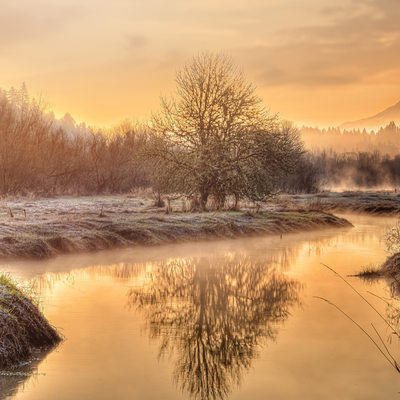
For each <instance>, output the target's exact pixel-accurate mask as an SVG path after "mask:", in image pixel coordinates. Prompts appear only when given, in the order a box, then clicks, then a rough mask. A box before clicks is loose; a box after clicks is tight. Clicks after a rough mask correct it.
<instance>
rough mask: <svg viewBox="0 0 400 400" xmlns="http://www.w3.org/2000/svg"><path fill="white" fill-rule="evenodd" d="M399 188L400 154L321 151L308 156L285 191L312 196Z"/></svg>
mask: <svg viewBox="0 0 400 400" xmlns="http://www.w3.org/2000/svg"><path fill="white" fill-rule="evenodd" d="M397 187H400V154H398V155H395V156H389V155H387V154H386V155H385V154H382V153H380V152H378V151H375V152H361V151H360V152H347V153H339V152H336V151H332V150H331V151H329V152H327V151H322V152H312V153H307V154H306V156H305V157H304V158H303V159H302V161H301V165H299V167H298V169H297V172H296V173H295V174H293V175H292V176H291V177H290V179H289V180H288V182H287V184H286V185H285V186H284V189H285V190H286V191H287V192H292V193H313V192H317V191H319V190H322V189H332V190H355V189H395V188H397Z"/></svg>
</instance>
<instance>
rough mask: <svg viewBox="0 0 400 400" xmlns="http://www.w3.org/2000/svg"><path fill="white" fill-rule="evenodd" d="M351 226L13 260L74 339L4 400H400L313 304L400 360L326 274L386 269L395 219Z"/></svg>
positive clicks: (366, 345)
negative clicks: (373, 267) (386, 239)
mask: <svg viewBox="0 0 400 400" xmlns="http://www.w3.org/2000/svg"><path fill="white" fill-rule="evenodd" d="M344 217H346V218H348V219H349V220H350V221H351V222H352V223H353V224H354V228H351V229H349V228H340V229H326V230H321V231H316V232H306V233H301V234H288V235H283V236H282V237H279V236H277V237H271V236H269V237H257V238H247V239H234V240H219V241H208V242H196V243H191V244H188V243H185V244H176V245H168V246H159V247H147V248H131V249H123V250H112V251H104V252H99V253H92V254H82V255H68V256H60V257H56V258H53V259H50V260H46V261H12V262H7V263H6V264H3V266H2V269H4V270H7V271H9V272H10V273H11V274H12V276H14V277H15V278H17V279H20V280H23V281H24V282H26V284H27V285H29V286H31V287H32V288H33V289H34V290H35V292H36V293H38V296H39V299H40V303H41V307H42V310H43V312H44V314H45V315H46V317H47V318H48V319H49V320H50V321H51V323H52V324H53V325H55V326H56V327H57V328H59V329H60V331H61V333H62V334H63V335H64V336H65V340H64V341H63V342H62V343H61V344H60V345H59V346H58V347H57V348H56V349H53V350H52V351H50V352H48V353H47V354H38V355H37V360H35V361H34V362H33V363H32V364H30V365H28V366H25V367H21V368H20V369H18V370H17V372H19V374H16V375H15V376H1V377H0V388H1V391H2V393H1V394H0V398H1V399H18V400H47V399H52V400H53V399H57V400H66V399H68V400H69V399H96V400H101V399H104V400H106V399H107V400H109V399H114V400H119V399H121V400H122V399H123V400H126V399H140V400H143V399H145V400H149V399H154V400H156V399H157V400H158V399H163V400H166V399H202V400H203V399H204V400H205V399H236V400H239V399H246V400H247V399H253V400H257V399H265V398H271V399H308V400H309V399H318V400H319V399H393V398H398V397H399V394H398V393H399V392H400V375H399V373H398V372H397V371H396V370H395V369H394V368H392V366H391V365H390V364H389V362H388V360H387V359H385V358H384V357H383V356H382V354H381V353H379V351H378V350H377V349H376V347H375V346H374V344H373V343H372V342H371V341H370V340H369V339H368V338H367V337H366V336H365V335H364V334H363V332H362V331H361V330H360V329H358V328H357V327H356V326H355V325H354V324H353V323H352V322H351V321H350V320H349V319H348V318H346V317H345V316H344V315H343V314H342V313H341V312H340V311H338V310H337V309H336V308H335V307H333V306H332V305H330V304H328V303H327V302H325V301H323V300H321V299H318V298H316V297H315V296H317V297H323V298H325V299H327V300H329V301H331V302H332V303H334V304H335V305H337V306H338V307H340V309H341V310H343V311H344V312H345V313H347V314H348V315H349V316H351V317H352V318H353V319H354V320H355V321H356V322H358V323H359V324H360V325H361V326H362V327H364V328H365V329H366V330H368V332H370V334H371V335H372V336H373V337H374V338H375V339H376V341H378V342H379V340H380V339H379V338H378V337H377V336H376V334H375V332H374V328H373V327H375V329H376V330H377V331H378V332H379V334H380V336H381V337H382V339H383V341H384V342H385V344H386V345H387V346H388V349H389V351H390V352H391V353H392V354H393V355H394V356H395V357H396V356H400V351H399V350H400V347H399V344H400V342H399V339H398V338H396V337H394V336H393V335H391V332H390V329H389V328H387V326H386V325H385V323H384V322H383V320H382V319H381V318H380V317H379V315H377V314H376V313H375V312H374V310H372V308H371V307H369V306H368V305H367V304H366V303H365V302H364V301H363V300H362V299H361V298H360V297H359V296H358V295H357V294H356V293H354V291H352V290H351V288H350V287H349V286H348V285H346V283H345V282H343V281H342V280H341V279H340V278H338V276H336V275H335V274H334V273H332V272H331V271H330V270H328V269H327V268H326V267H324V266H323V265H322V263H325V264H327V265H329V266H331V267H332V268H334V269H335V270H336V271H337V272H339V273H340V274H342V275H343V276H346V275H349V274H353V273H355V272H358V271H359V270H360V269H361V268H362V267H363V266H366V265H369V264H378V263H381V262H382V261H383V260H384V259H385V257H386V256H387V254H386V252H385V242H384V240H383V237H384V233H385V231H386V229H387V228H388V226H390V225H392V224H393V223H394V221H395V220H394V218H386V217H371V216H355V215H347V216H344ZM346 279H348V281H349V282H350V283H351V284H352V285H354V287H355V288H356V289H357V290H359V291H360V292H361V293H362V294H364V295H365V296H366V298H367V299H368V300H369V301H371V303H372V304H373V305H374V306H375V307H376V308H377V309H378V310H379V311H380V312H381V313H382V315H384V316H385V318H390V321H391V322H392V323H393V324H396V323H397V320H396V317H397V316H396V315H393V314H394V313H393V312H390V310H391V308H390V307H389V306H388V305H387V304H386V303H385V302H384V301H383V300H382V299H380V298H378V297H376V296H374V295H377V296H381V297H384V298H385V299H388V301H389V302H392V300H390V296H391V293H390V288H389V287H388V283H387V282H386V281H385V280H378V281H373V282H369V281H363V280H360V279H359V278H354V277H349V278H346ZM369 292H371V293H373V294H374V295H373V294H371V293H369ZM389 314H390V315H389ZM371 324H373V327H372V325H371ZM374 335H375V336H374ZM392 336H393V337H392ZM381 347H382V345H381Z"/></svg>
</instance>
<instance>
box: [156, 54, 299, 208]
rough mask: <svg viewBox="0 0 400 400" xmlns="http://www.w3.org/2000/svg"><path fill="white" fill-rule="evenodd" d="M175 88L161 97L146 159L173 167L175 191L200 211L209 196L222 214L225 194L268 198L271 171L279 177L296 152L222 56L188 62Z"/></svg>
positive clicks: (289, 134) (292, 137)
mask: <svg viewBox="0 0 400 400" xmlns="http://www.w3.org/2000/svg"><path fill="white" fill-rule="evenodd" d="M176 84H177V89H176V96H175V97H172V98H171V99H166V98H162V99H161V111H160V112H159V113H157V114H155V115H153V117H152V121H151V127H152V129H153V131H154V132H155V135H156V137H157V140H158V142H157V146H153V148H152V149H151V151H152V155H153V157H154V159H156V160H162V161H158V163H159V164H160V165H164V166H165V164H167V165H170V166H172V169H173V170H174V176H175V181H176V183H175V184H174V188H175V189H177V190H181V191H182V192H184V193H185V194H187V195H189V196H192V197H196V198H198V201H199V204H200V207H201V208H202V209H205V208H206V204H207V200H208V199H209V197H210V196H212V197H213V200H214V202H215V204H216V207H217V208H220V207H221V206H222V205H223V204H224V203H225V199H226V196H228V195H235V197H249V198H254V199H257V200H258V199H261V198H265V197H266V196H268V195H270V194H271V193H272V192H273V190H274V187H275V185H274V184H275V181H276V177H277V176H278V175H277V172H278V171H279V177H280V178H281V177H282V172H283V171H285V170H287V171H288V170H290V169H292V168H293V166H294V165H295V161H296V159H297V158H298V157H299V156H300V154H301V153H302V145H301V143H300V141H299V139H298V135H297V134H296V133H295V132H294V131H293V130H292V129H289V130H288V129H286V128H284V129H282V125H281V124H280V122H279V120H278V119H277V117H276V116H271V115H270V114H269V113H268V112H267V110H266V109H265V108H264V106H263V105H262V101H261V99H260V98H259V97H258V96H257V95H256V94H255V88H254V86H253V85H252V84H250V83H248V82H247V81H246V79H245V77H244V74H243V72H242V71H240V70H239V69H238V68H237V67H236V66H234V64H233V63H232V62H231V60H230V59H229V58H228V57H225V56H223V55H220V54H212V53H204V54H201V55H199V56H196V57H194V58H193V60H192V61H191V62H190V63H188V64H186V65H184V66H183V68H182V69H181V70H180V71H179V72H178V73H177V76H176ZM288 160H290V162H287V161H288ZM289 167H290V168H289ZM164 168H165V167H164ZM170 169H171V168H170ZM287 171H286V172H287ZM261 180H263V182H261ZM255 185H256V186H255Z"/></svg>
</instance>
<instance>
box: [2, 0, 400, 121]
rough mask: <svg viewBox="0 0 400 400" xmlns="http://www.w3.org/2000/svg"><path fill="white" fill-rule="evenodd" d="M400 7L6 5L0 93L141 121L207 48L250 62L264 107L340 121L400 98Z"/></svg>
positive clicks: (116, 0) (372, 0) (157, 2)
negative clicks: (22, 90) (20, 90)
mask: <svg viewBox="0 0 400 400" xmlns="http://www.w3.org/2000/svg"><path fill="white" fill-rule="evenodd" d="M399 21H400V0H335V1H334V2H333V1H332V2H328V1H325V0H246V1H243V0H169V1H167V0H108V1H107V0H80V1H78V0H18V1H0V54H1V56H0V87H2V88H4V89H9V88H10V86H20V84H21V83H22V82H26V84H27V86H28V89H29V90H30V92H31V93H32V94H35V95H36V94H39V93H40V94H42V95H43V96H44V97H45V99H46V100H47V101H48V102H49V103H50V105H51V107H52V108H53V109H54V110H55V112H56V114H57V115H63V114H64V113H66V112H70V113H71V114H72V115H73V116H74V118H75V119H77V120H78V121H87V122H88V123H90V124H95V125H97V126H101V125H105V124H107V125H108V124H112V123H116V122H118V121H119V120H121V119H123V118H125V117H139V118H145V117H147V116H149V115H150V113H151V111H152V110H155V109H156V108H157V106H158V104H159V96H160V94H168V93H170V92H171V91H172V90H173V87H174V75H175V72H176V70H177V69H178V68H179V65H180V64H182V63H183V62H184V61H185V60H187V59H188V58H190V57H191V56H192V55H193V54H196V53H198V52H201V51H204V50H211V51H222V52H224V53H226V54H228V55H230V56H232V58H233V59H234V61H235V62H236V63H237V64H239V65H240V66H242V67H243V69H244V71H245V72H246V74H247V76H248V78H249V79H250V80H251V81H252V82H254V84H255V85H256V86H257V88H258V93H259V94H260V95H261V96H262V97H263V99H264V102H265V104H266V106H267V107H268V108H270V110H271V111H273V112H279V113H280V115H281V117H282V118H285V119H290V120H293V121H295V122H297V123H299V124H301V123H308V124H320V125H328V124H338V123H341V122H344V121H346V120H354V119H358V118H361V117H365V116H369V115H371V114H375V113H377V112H378V111H381V110H382V109H384V108H386V107H388V106H390V105H392V104H394V103H396V102H397V101H399V100H400V25H399Z"/></svg>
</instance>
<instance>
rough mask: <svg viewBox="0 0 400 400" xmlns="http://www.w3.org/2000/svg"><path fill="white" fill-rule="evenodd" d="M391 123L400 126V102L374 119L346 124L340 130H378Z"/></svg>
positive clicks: (373, 117)
mask: <svg viewBox="0 0 400 400" xmlns="http://www.w3.org/2000/svg"><path fill="white" fill-rule="evenodd" d="M391 121H394V122H395V123H396V125H399V124H400V101H399V102H398V103H396V104H395V105H393V106H391V107H389V108H387V109H386V110H383V111H381V112H380V113H378V114H376V115H374V116H372V117H368V118H363V119H360V120H358V121H351V122H345V123H344V124H342V125H341V126H340V128H343V129H364V128H365V129H377V128H380V127H381V126H386V125H388V124H389V123H390V122H391Z"/></svg>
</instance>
